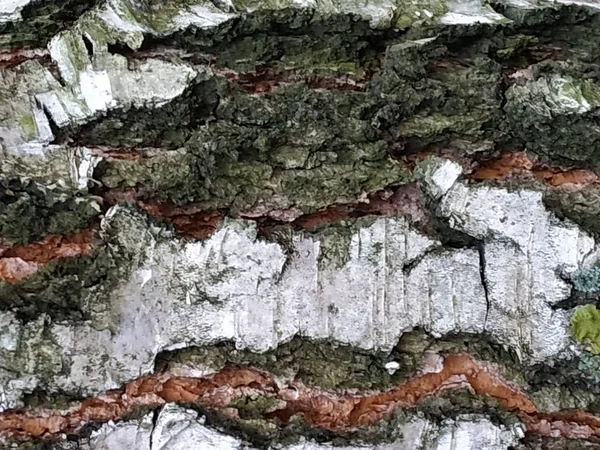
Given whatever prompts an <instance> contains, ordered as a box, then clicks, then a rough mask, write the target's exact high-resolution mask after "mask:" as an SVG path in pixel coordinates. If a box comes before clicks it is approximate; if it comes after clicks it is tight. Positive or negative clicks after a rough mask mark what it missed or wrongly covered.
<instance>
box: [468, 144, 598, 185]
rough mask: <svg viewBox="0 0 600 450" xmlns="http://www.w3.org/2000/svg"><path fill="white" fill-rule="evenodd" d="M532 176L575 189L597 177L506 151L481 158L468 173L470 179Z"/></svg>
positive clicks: (595, 181)
mask: <svg viewBox="0 0 600 450" xmlns="http://www.w3.org/2000/svg"><path fill="white" fill-rule="evenodd" d="M523 176H533V177H535V178H536V179H539V180H543V181H545V182H546V183H548V184H549V185H550V186H553V187H559V186H562V187H569V188H577V187H583V186H587V185H591V184H598V183H599V180H600V178H599V177H598V175H597V174H596V173H594V172H593V171H591V170H585V169H577V168H571V167H556V166H555V167H551V166H548V165H546V164H542V163H541V162H540V161H539V160H538V159H537V158H535V157H533V156H531V155H528V154H526V153H521V152H509V153H504V154H502V155H500V156H499V157H498V158H495V159H491V160H488V161H485V162H483V163H481V164H480V165H479V167H478V168H477V169H476V170H475V171H474V172H473V173H472V174H471V175H470V177H469V178H470V179H471V180H473V181H485V180H499V181H505V180H510V179H513V178H518V177H523Z"/></svg>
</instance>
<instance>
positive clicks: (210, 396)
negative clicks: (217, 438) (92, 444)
mask: <svg viewBox="0 0 600 450" xmlns="http://www.w3.org/2000/svg"><path fill="white" fill-rule="evenodd" d="M182 370H183V369H180V371H179V372H174V371H173V372H166V373H162V374H156V375H152V376H147V377H142V378H139V379H137V380H135V381H132V382H130V383H128V384H127V385H125V387H124V388H122V389H119V390H112V391H109V392H107V393H105V394H104V395H102V396H99V397H95V398H90V399H87V400H84V401H82V402H77V403H73V404H72V405H71V406H70V407H69V408H67V409H63V410H50V409H31V410H26V409H21V410H9V411H5V412H3V413H0V437H4V438H9V439H13V440H19V441H27V440H31V439H35V438H42V439H52V438H57V437H58V436H59V435H61V434H63V433H64V434H74V433H77V432H78V430H80V429H81V428H82V427H83V426H84V425H87V424H90V423H103V422H107V421H109V420H118V419H120V418H123V417H125V416H126V415H128V414H130V413H132V412H133V411H134V410H135V409H136V408H139V407H152V408H155V407H159V406H161V405H164V404H165V403H170V402H175V403H193V404H197V405H201V406H204V407H208V408H212V409H216V410H220V411H222V412H223V413H225V414H227V415H228V416H230V417H231V416H232V417H236V416H237V410H236V409H235V408H234V407H233V406H234V404H233V403H232V402H233V401H234V400H235V399H237V398H240V397H244V396H251V397H256V396H268V397H272V398H274V399H275V400H276V402H274V405H275V406H273V407H272V408H271V409H270V410H267V411H266V412H265V418H270V419H275V420H277V421H278V422H280V423H285V422H287V421H288V420H289V419H290V418H291V417H292V416H293V415H296V414H301V415H302V416H303V417H304V419H305V420H306V421H307V422H308V423H310V424H312V425H314V426H316V427H321V428H326V429H329V430H334V431H343V430H349V429H354V428H356V427H360V426H365V425H370V424H374V423H376V422H378V421H380V420H383V419H386V418H389V417H390V415H392V414H393V413H394V411H395V410H396V409H398V408H411V407H414V406H416V405H418V403H419V402H420V401H422V400H423V399H425V398H427V397H431V396H435V395H439V394H440V393H441V392H443V391H445V390H450V389H458V388H468V389H471V390H472V391H474V392H475V393H476V394H478V395H482V396H489V397H493V398H495V399H496V400H497V401H498V403H499V406H500V407H501V408H503V409H505V410H507V411H511V412H513V413H515V414H517V415H518V416H519V417H520V418H521V420H522V421H523V422H524V423H525V425H526V427H527V430H528V431H529V432H532V433H537V434H541V435H543V436H550V437H565V438H592V437H600V417H596V416H594V415H592V414H590V413H587V412H585V411H565V412H558V413H554V414H544V413H540V412H538V411H537V409H536V407H535V405H534V404H533V402H532V401H531V400H530V399H529V398H528V396H527V394H525V393H524V392H523V391H522V390H521V389H520V388H519V387H518V386H517V385H516V384H514V383H512V382H510V381H507V380H505V379H503V378H502V377H501V376H500V375H499V374H498V372H497V371H496V370H495V369H494V367H493V366H492V365H490V364H487V363H485V362H480V361H476V360H475V359H473V358H472V357H471V356H469V355H467V354H454V355H449V356H447V357H446V358H445V360H444V363H443V366H442V368H441V370H439V371H438V372H429V373H425V374H420V375H417V376H415V377H413V378H411V379H409V380H408V381H406V382H404V383H403V384H401V385H399V386H397V387H396V388H393V389H391V390H389V391H386V392H382V393H378V394H365V395H360V394H356V393H343V392H330V391H325V390H322V389H319V388H311V387H307V386H305V385H304V384H302V382H301V381H297V380H296V381H293V382H291V383H288V384H283V383H282V382H280V381H278V380H276V379H275V378H274V377H273V376H271V375H270V374H268V373H266V372H263V371H260V370H258V369H254V368H248V367H227V368H224V369H222V370H221V371H219V372H218V373H216V374H214V375H211V376H206V377H200V378H198V377H196V378H195V377H190V376H186V372H182Z"/></svg>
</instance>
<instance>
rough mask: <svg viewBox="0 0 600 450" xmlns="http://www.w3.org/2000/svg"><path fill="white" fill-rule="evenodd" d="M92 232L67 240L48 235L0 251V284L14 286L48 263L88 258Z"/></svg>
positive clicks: (92, 230)
mask: <svg viewBox="0 0 600 450" xmlns="http://www.w3.org/2000/svg"><path fill="white" fill-rule="evenodd" d="M95 232H96V228H95V227H91V228H89V229H87V230H83V231H81V232H79V233H76V234H72V235H69V236H58V235H49V236H46V237H45V238H44V239H42V240H41V241H38V242H32V243H30V244H27V245H17V246H14V247H9V248H4V249H1V248H0V280H2V281H6V282H8V283H17V282H18V281H20V280H22V279H23V278H26V277H28V276H31V275H33V274H34V273H35V272H37V271H38V270H39V268H40V267H42V266H43V265H45V264H47V263H49V262H50V261H53V260H55V259H62V258H72V257H75V256H80V255H86V254H89V253H90V252H91V251H92V249H93V247H94V245H93V238H94V235H95Z"/></svg>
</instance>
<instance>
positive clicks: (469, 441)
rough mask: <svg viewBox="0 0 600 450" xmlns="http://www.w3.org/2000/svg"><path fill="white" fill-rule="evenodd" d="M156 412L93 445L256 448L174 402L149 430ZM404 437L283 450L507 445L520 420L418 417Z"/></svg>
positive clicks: (500, 449)
mask: <svg viewBox="0 0 600 450" xmlns="http://www.w3.org/2000/svg"><path fill="white" fill-rule="evenodd" d="M151 424H152V415H151V414H148V415H147V416H145V417H143V418H142V419H140V420H137V421H128V422H121V423H119V424H117V425H115V424H112V423H110V424H107V425H103V426H102V428H101V429H100V430H98V431H97V432H94V433H93V434H92V436H91V439H90V450H105V449H106V450H108V449H110V450H121V449H123V450H148V449H149V448H150V442H151V443H152V447H151V448H152V450H255V448H254V447H252V446H249V445H248V444H246V443H244V442H243V441H241V440H240V439H238V438H236V437H234V436H229V435H226V434H223V433H221V432H219V431H216V430H214V429H211V428H208V427H206V426H205V425H204V421H203V417H201V416H199V415H198V413H197V412H195V411H192V410H188V409H183V408H181V407H178V406H176V405H172V404H170V405H167V406H165V407H164V408H163V409H162V411H161V412H160V414H159V415H158V420H157V421H156V425H155V426H154V428H153V429H151V431H150V430H149V428H150V427H151ZM398 434H400V435H401V436H402V438H400V439H398V440H397V441H394V442H390V443H383V444H376V445H366V446H365V445H360V446H335V445H332V444H328V443H323V444H317V443H314V442H305V443H300V444H295V445H288V446H284V447H277V448H280V449H283V450H413V449H416V448H427V449H429V450H454V449H460V450H506V449H507V448H509V447H510V446H512V445H516V444H517V443H518V440H519V439H520V438H521V437H522V435H523V427H522V425H521V424H515V425H513V426H511V427H505V426H502V425H496V424H493V423H492V422H490V421H489V420H488V419H487V418H486V417H484V416H479V415H462V416H458V417H457V418H456V419H447V420H444V421H443V422H442V423H441V424H437V423H434V422H431V421H429V420H427V419H425V418H421V417H419V416H415V418H414V419H412V420H410V421H407V422H406V423H404V424H401V425H400V430H399V433H398Z"/></svg>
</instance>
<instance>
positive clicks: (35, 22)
mask: <svg viewBox="0 0 600 450" xmlns="http://www.w3.org/2000/svg"><path fill="white" fill-rule="evenodd" d="M100 1H101V0H37V1H33V2H31V3H30V4H28V5H26V6H25V8H23V10H22V11H21V16H22V20H20V21H18V22H9V23H5V24H0V52H4V51H10V50H11V49H19V48H39V47H44V46H45V45H46V44H47V43H48V42H49V41H50V39H51V38H52V37H53V36H54V35H55V34H56V33H58V32H59V31H62V30H65V29H67V28H68V27H69V26H71V25H72V24H73V23H74V22H75V21H76V20H77V19H78V18H79V17H80V16H81V15H82V14H83V13H84V12H86V11H88V10H90V9H91V8H92V7H94V6H95V5H97V4H99V3H100Z"/></svg>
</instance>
